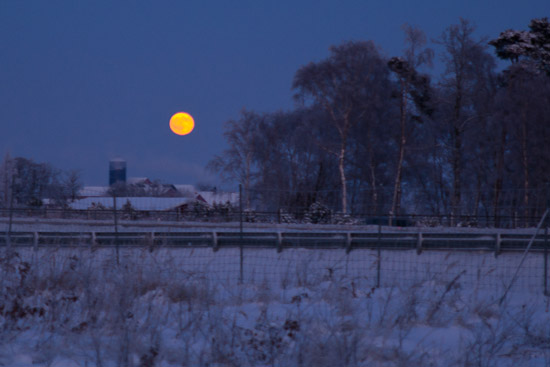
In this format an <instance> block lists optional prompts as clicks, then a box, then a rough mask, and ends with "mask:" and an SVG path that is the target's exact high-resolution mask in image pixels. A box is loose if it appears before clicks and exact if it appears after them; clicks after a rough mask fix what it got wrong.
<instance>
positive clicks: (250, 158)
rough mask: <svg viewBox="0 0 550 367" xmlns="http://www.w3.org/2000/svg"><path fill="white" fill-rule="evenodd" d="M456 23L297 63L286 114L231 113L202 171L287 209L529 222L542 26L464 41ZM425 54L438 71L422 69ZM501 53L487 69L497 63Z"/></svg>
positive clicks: (539, 121) (544, 73)
mask: <svg viewBox="0 0 550 367" xmlns="http://www.w3.org/2000/svg"><path fill="white" fill-rule="evenodd" d="M474 30H475V28H474V26H473V25H472V24H471V23H470V22H469V21H467V20H463V19H461V20H460V22H459V23H458V24H455V25H451V26H449V27H448V28H447V29H445V31H444V32H443V33H442V34H441V36H440V37H439V38H438V39H437V40H435V41H434V42H435V43H437V44H438V45H440V46H441V47H440V49H441V50H442V53H441V55H434V51H433V50H432V49H431V48H430V47H428V46H429V44H428V41H427V39H426V36H425V35H424V33H423V32H422V31H421V30H420V29H418V28H416V27H412V26H408V25H406V26H404V33H405V40H406V47H405V50H404V51H403V54H402V55H399V56H396V57H391V58H388V57H386V56H385V55H384V53H383V52H382V50H381V49H380V48H379V47H378V46H376V45H375V44H374V43H373V42H372V41H363V42H346V43H343V44H340V45H337V46H333V47H331V48H330V54H329V56H328V57H327V58H326V59H324V60H321V61H319V62H311V63H309V64H307V65H305V66H303V67H301V68H300V69H299V70H298V71H297V72H296V74H295V75H294V80H293V84H292V89H293V91H294V92H295V99H296V102H297V103H296V107H295V109H293V110H291V111H281V112H276V113H260V112H255V111H250V110H243V111H242V113H241V115H240V117H239V118H238V119H237V120H229V121H227V122H226V125H225V133H224V135H225V137H226V139H227V142H228V146H229V148H228V149H227V150H225V151H224V152H223V153H222V154H221V155H219V156H216V157H215V158H214V159H213V160H212V161H211V162H210V163H209V165H208V167H209V168H210V169H211V170H213V171H216V172H219V173H221V175H222V176H223V177H224V178H225V179H227V180H230V181H232V182H238V183H240V184H242V186H243V188H244V193H243V198H244V205H245V206H246V207H252V208H255V209H258V210H281V209H283V210H286V211H289V212H291V213H296V214H299V213H300V212H304V211H305V210H307V208H309V207H310V206H311V205H312V204H313V203H322V204H323V205H326V206H328V207H329V208H331V209H332V210H335V211H340V212H341V213H343V214H347V213H349V214H361V215H372V216H386V215H389V216H400V215H404V214H410V213H416V214H434V215H447V216H449V217H450V218H454V217H459V216H464V215H469V216H473V217H478V216H485V217H487V218H491V219H492V220H493V221H494V222H495V224H498V222H499V220H501V218H503V217H512V216H514V217H523V218H526V217H536V216H539V215H540V214H541V213H542V211H543V209H544V208H545V207H546V205H547V203H546V200H547V195H548V192H547V189H548V184H549V182H550V149H549V147H548V146H549V144H550V25H549V22H548V19H547V18H542V19H533V20H532V21H531V23H530V24H529V30H528V31H516V30H507V31H504V32H502V33H501V35H500V36H499V37H498V38H497V39H494V40H488V39H486V38H477V37H476V36H475V34H474ZM434 57H438V58H441V60H442V61H443V63H444V71H443V72H442V74H441V75H437V76H434V75H432V74H430V73H429V70H431V68H430V66H431V64H432V61H433V59H434ZM497 57H498V58H501V59H504V60H508V61H509V62H510V63H509V64H508V66H507V67H506V68H505V69H504V70H502V71H500V72H498V71H497V68H496V58H497Z"/></svg>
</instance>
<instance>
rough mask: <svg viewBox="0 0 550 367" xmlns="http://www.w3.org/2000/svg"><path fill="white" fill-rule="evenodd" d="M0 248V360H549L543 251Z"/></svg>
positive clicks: (286, 363)
mask: <svg viewBox="0 0 550 367" xmlns="http://www.w3.org/2000/svg"><path fill="white" fill-rule="evenodd" d="M0 251H2V262H1V269H0V289H1V293H0V297H1V301H0V366H2V365H3V366H13V367H23V366H25V367H26V366H57V367H60V366H68V367H73V366H79V367H80V366H90V367H91V366H102V367H111V366H143V367H145V366H283V367H292V366H550V314H549V307H550V303H549V301H550V300H549V298H548V297H545V296H544V295H543V292H542V290H543V265H544V264H543V256H542V255H541V254H540V253H539V254H532V255H529V256H528V257H527V259H526V261H525V263H524V264H523V266H522V268H521V270H520V271H519V273H518V277H517V281H516V282H515V284H514V286H513V287H512V288H511V290H510V292H509V294H508V297H506V299H505V300H504V302H503V303H500V302H499V300H500V299H501V297H502V295H503V294H504V290H505V288H506V287H507V286H508V285H509V284H510V282H511V280H512V276H513V275H514V273H515V271H516V269H517V267H518V265H519V262H520V259H521V254H519V253H503V254H501V255H500V256H498V257H495V256H494V254H493V253H492V252H460V251H424V252H423V253H422V254H420V255H418V254H417V253H416V252H415V251H413V250H401V251H397V250H396V251H390V250H384V251H381V252H380V257H379V256H378V252H377V251H375V250H366V249H365V250H353V251H351V252H350V253H349V254H346V252H345V251H344V250H342V249H333V250H330V249H325V250H319V249H317V250H308V249H285V250H284V251H283V252H281V253H278V252H277V251H276V250H274V249H267V248H266V249H250V248H245V249H244V252H243V262H242V276H243V279H242V283H241V282H240V276H241V261H240V259H241V258H240V252H239V249H238V248H222V249H220V250H219V251H217V252H213V251H212V249H211V248H194V249H192V248H185V249H163V248H159V249H154V250H151V249H150V248H134V249H129V248H122V249H121V250H120V252H119V265H117V264H116V252H115V249H113V248H100V249H96V250H94V251H90V250H89V249H76V248H40V249H38V250H33V249H32V248H15V250H14V253H12V254H10V253H7V252H6V249H5V248H3V249H1V250H0ZM379 260H380V261H379ZM378 282H379V283H380V288H376V285H377V283H378Z"/></svg>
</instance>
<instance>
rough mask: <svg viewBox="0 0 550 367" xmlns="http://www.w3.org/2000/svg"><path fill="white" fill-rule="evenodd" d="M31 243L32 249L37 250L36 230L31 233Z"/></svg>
mask: <svg viewBox="0 0 550 367" xmlns="http://www.w3.org/2000/svg"><path fill="white" fill-rule="evenodd" d="M32 245H33V247H34V251H36V250H38V232H34V233H33V234H32Z"/></svg>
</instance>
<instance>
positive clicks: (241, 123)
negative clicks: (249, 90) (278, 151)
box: [207, 109, 263, 209]
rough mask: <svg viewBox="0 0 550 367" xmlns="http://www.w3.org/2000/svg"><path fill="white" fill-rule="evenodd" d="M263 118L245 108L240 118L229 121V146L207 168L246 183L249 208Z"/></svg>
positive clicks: (246, 200) (226, 133)
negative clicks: (259, 130) (255, 153)
mask: <svg viewBox="0 0 550 367" xmlns="http://www.w3.org/2000/svg"><path fill="white" fill-rule="evenodd" d="M262 119H263V116H262V115H260V114H257V113H255V112H252V111H247V110H244V109H243V110H242V111H241V117H240V118H239V119H238V120H229V121H227V122H226V123H225V132H224V136H225V138H226V139H227V142H228V144H229V148H228V149H226V150H225V151H224V152H223V153H222V154H221V155H216V156H215V157H214V158H213V159H212V160H211V161H210V162H209V163H208V165H207V169H209V170H211V171H214V172H219V173H220V174H221V175H222V176H223V177H224V179H226V180H228V181H237V182H240V183H242V184H243V185H244V193H245V205H246V208H247V209H249V208H250V188H251V186H252V179H253V174H254V172H253V169H254V152H255V149H256V144H255V140H256V138H257V136H258V126H259V124H260V122H261V121H262Z"/></svg>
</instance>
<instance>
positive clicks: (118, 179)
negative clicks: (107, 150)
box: [109, 158, 126, 186]
mask: <svg viewBox="0 0 550 367" xmlns="http://www.w3.org/2000/svg"><path fill="white" fill-rule="evenodd" d="M115 183H126V161H125V160H124V159H121V158H114V159H111V160H110V161H109V186H111V185H113V184H115Z"/></svg>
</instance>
